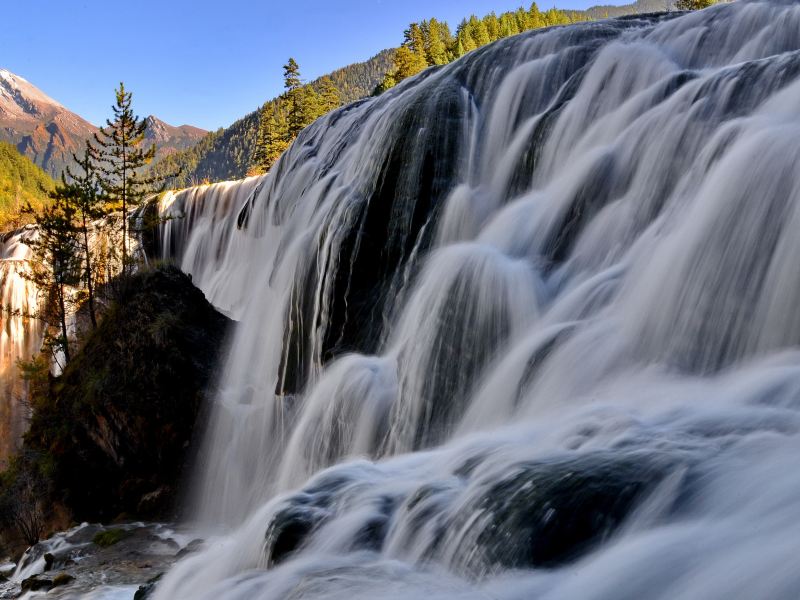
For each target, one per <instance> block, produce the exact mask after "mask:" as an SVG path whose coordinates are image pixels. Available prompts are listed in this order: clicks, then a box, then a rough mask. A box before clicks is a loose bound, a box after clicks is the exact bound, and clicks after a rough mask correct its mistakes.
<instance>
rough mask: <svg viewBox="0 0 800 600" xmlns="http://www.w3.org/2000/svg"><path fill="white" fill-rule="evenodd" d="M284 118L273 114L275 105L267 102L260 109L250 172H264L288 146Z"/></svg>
mask: <svg viewBox="0 0 800 600" xmlns="http://www.w3.org/2000/svg"><path fill="white" fill-rule="evenodd" d="M286 138H287V133H286V127H285V120H283V119H278V118H276V116H275V105H274V104H273V103H267V104H265V105H264V107H263V108H262V109H261V116H260V123H259V127H258V140H257V142H256V149H255V152H254V154H253V163H252V165H251V169H250V171H249V172H250V174H252V175H259V174H262V173H266V172H267V171H269V170H270V169H271V168H272V165H274V164H275V162H276V161H277V160H278V159H279V158H280V156H281V154H283V152H284V150H286V148H287V146H288V142H287V141H286Z"/></svg>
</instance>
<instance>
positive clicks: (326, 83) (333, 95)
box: [319, 77, 342, 115]
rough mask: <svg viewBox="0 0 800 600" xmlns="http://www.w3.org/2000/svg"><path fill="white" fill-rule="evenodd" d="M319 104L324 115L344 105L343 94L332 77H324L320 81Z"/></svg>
mask: <svg viewBox="0 0 800 600" xmlns="http://www.w3.org/2000/svg"><path fill="white" fill-rule="evenodd" d="M319 103H320V107H321V109H322V114H323V115H324V114H326V113H329V112H330V111H332V110H335V109H337V108H339V107H340V106H341V105H342V98H341V94H339V90H338V88H337V87H336V84H335V83H333V79H331V78H330V77H323V78H322V79H320V81H319Z"/></svg>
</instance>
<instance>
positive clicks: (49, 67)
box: [0, 0, 623, 129]
mask: <svg viewBox="0 0 800 600" xmlns="http://www.w3.org/2000/svg"><path fill="white" fill-rule="evenodd" d="M528 1H529V0H525V2H522V1H521V0H327V1H323V0H160V1H155V0H129V1H123V0H0V14H2V20H3V28H2V29H3V31H2V33H0V67H4V68H7V69H9V70H10V71H12V72H14V73H16V74H18V75H21V76H22V77H24V78H26V79H28V80H29V81H30V82H31V83H33V84H34V85H36V86H38V87H39V88H41V89H42V90H43V91H44V92H45V93H47V94H49V95H50V96H52V97H53V98H55V99H56V100H58V101H59V102H61V103H62V104H64V105H65V106H67V107H68V108H70V109H71V110H74V111H75V112H77V113H79V114H80V115H82V116H83V117H85V118H86V119H88V120H89V121H92V122H93V123H95V124H97V123H100V122H102V121H104V120H105V118H106V117H107V116H108V114H109V112H110V109H109V106H110V104H111V103H112V101H113V90H114V88H115V87H116V86H117V85H118V83H119V82H120V81H124V82H125V85H126V87H128V88H129V89H131V90H132V91H133V92H134V106H135V108H136V111H137V112H138V113H139V114H140V115H141V116H145V115H148V114H155V115H157V116H158V117H159V118H161V119H163V120H165V121H167V122H168V123H171V124H173V125H182V124H184V123H188V124H191V125H197V126H199V127H204V128H206V129H215V128H217V127H220V126H227V125H230V124H231V123H232V122H233V121H235V120H236V119H237V118H239V117H241V116H243V115H245V114H246V113H248V112H250V111H251V110H253V109H255V108H257V107H258V106H259V105H261V103H263V102H264V101H265V100H267V99H269V98H271V97H273V96H275V95H276V94H278V93H280V91H281V86H282V80H281V77H282V69H281V66H282V65H283V64H284V63H285V62H286V59H287V58H288V57H289V56H294V57H295V58H296V59H297V61H298V63H299V64H300V68H301V72H302V75H303V77H304V79H308V80H310V79H314V78H315V77H318V76H320V75H323V74H325V73H327V72H329V71H332V70H333V69H336V68H338V67H341V66H344V65H347V64H350V63H353V62H358V61H361V60H364V59H367V58H369V57H370V56H372V55H373V54H375V53H376V52H378V51H379V50H382V49H383V48H387V47H391V46H396V45H398V44H399V43H400V42H401V41H402V36H403V30H404V29H405V27H406V26H407V25H408V23H410V22H412V21H418V20H421V19H426V18H430V17H436V18H439V19H444V20H447V21H448V22H450V24H451V26H455V25H456V24H457V22H458V20H460V18H461V17H462V16H465V15H468V14H470V13H475V14H478V15H482V14H485V13H487V12H490V11H492V10H495V11H497V12H501V11H503V10H509V9H513V8H516V7H518V6H520V5H521V4H527V2H528ZM599 3H600V2H591V1H590V0H558V2H556V4H557V6H558V7H559V8H585V7H587V6H590V5H593V4H599ZM612 3H614V2H613V1H612ZM616 3H619V4H622V3H623V2H622V1H620V2H616ZM539 6H540V8H543V9H544V8H549V7H550V6H551V3H550V2H539ZM123 18H124V19H131V18H133V19H136V21H137V23H138V24H139V25H141V31H139V32H137V31H135V30H134V28H133V27H131V25H130V24H122V25H120V26H119V27H118V26H117V23H118V22H120V21H121V20H122V19H123ZM116 47H122V48H126V47H130V48H135V51H136V52H135V53H134V54H133V55H131V56H124V55H122V54H124V53H122V51H120V53H119V54H118V53H117V51H116Z"/></svg>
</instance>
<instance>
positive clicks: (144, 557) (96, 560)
mask: <svg viewBox="0 0 800 600" xmlns="http://www.w3.org/2000/svg"><path fill="white" fill-rule="evenodd" d="M118 531H123V532H124V534H125V535H124V536H117V535H114V532H118ZM103 534H111V535H114V537H119V539H118V541H117V542H116V543H113V544H110V545H103V544H98V543H96V542H93V541H92V540H93V539H96V538H98V536H102V535H103ZM187 539H189V538H188V536H186V535H185V532H183V531H176V530H175V529H173V528H172V527H170V526H168V525H164V524H143V523H140V522H139V523H123V524H119V525H116V526H114V527H105V526H102V525H96V524H91V525H90V524H86V523H84V524H83V525H79V526H77V527H75V528H73V529H71V530H69V531H65V532H61V533H58V534H55V535H54V536H53V537H51V538H49V539H47V540H43V541H41V542H39V543H38V544H36V545H35V546H33V547H31V548H29V549H28V550H27V551H26V552H25V554H24V555H23V557H22V559H21V560H20V562H19V564H18V565H17V566H16V567H15V568H14V569H13V570H12V572H11V573H9V574H8V575H9V577H8V579H7V580H2V581H0V600H3V599H7V598H17V597H20V596H21V597H27V596H26V593H28V592H32V591H39V592H49V593H48V594H47V597H48V598H49V597H56V598H63V599H64V600H76V599H78V598H87V597H95V596H96V595H97V592H98V590H100V589H103V590H104V591H105V593H106V594H108V595H109V596H108V597H110V596H111V595H113V597H123V598H131V597H135V598H137V599H138V598H146V597H148V595H149V594H151V593H152V591H153V590H154V589H155V585H156V582H157V581H158V580H159V579H160V577H161V576H162V575H163V573H164V572H165V571H166V570H167V569H169V567H170V566H171V565H172V564H173V563H174V562H175V561H176V560H179V559H180V558H181V557H182V556H185V555H186V554H187V553H191V552H194V551H197V550H198V549H199V548H200V547H202V544H203V542H202V540H197V539H196V540H193V541H192V542H190V543H188V544H187V543H186V540H187ZM48 556H50V558H51V560H47V559H46V557H48ZM43 558H44V560H43ZM93 592H94V594H93ZM114 594H116V595H114ZM37 597H38V595H37ZM42 597H44V596H42ZM102 597H107V596H105V595H103V596H102Z"/></svg>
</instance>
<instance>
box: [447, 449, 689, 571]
mask: <svg viewBox="0 0 800 600" xmlns="http://www.w3.org/2000/svg"><path fill="white" fill-rule="evenodd" d="M676 468H678V465H677V464H675V461H670V460H667V459H665V458H664V457H662V456H659V455H650V454H645V453H641V452H632V453H628V454H620V453H618V452H615V453H611V452H607V453H606V452H598V453H592V454H584V455H578V456H576V457H573V458H566V459H561V460H554V461H549V462H530V463H523V464H519V465H517V468H516V469H514V470H512V471H511V472H509V474H508V475H507V476H506V477H503V478H502V479H500V480H499V481H498V480H497V479H494V478H492V479H490V480H487V481H486V484H485V487H484V489H483V491H482V493H480V494H478V495H477V496H476V498H475V500H474V501H473V502H472V503H471V504H470V505H469V506H466V507H464V510H462V511H460V514H459V515H458V516H456V517H455V519H454V520H453V522H452V523H451V524H450V526H449V527H448V528H453V527H455V528H460V527H463V526H464V525H465V524H466V521H469V520H470V519H472V517H473V516H474V515H475V514H480V515H482V516H481V518H480V519H477V520H474V521H473V523H474V524H475V525H473V526H474V527H477V528H478V530H477V531H476V532H475V533H474V535H472V536H469V537H470V539H471V540H474V544H475V545H476V546H477V547H478V548H479V549H480V552H475V549H474V547H472V546H471V545H470V544H467V545H470V548H466V547H465V548H464V551H465V553H466V552H469V554H470V556H469V557H466V558H467V559H468V560H470V559H471V560H476V561H479V562H480V563H481V564H484V565H485V564H490V565H499V566H503V567H506V568H530V567H555V566H558V565H561V564H564V563H566V562H568V561H570V560H573V559H575V558H577V557H579V556H581V555H582V554H584V553H586V552H587V551H589V550H591V549H592V548H593V547H594V546H595V545H596V544H597V543H598V542H600V541H602V540H603V539H605V538H607V537H609V536H610V535H612V534H613V533H614V532H615V531H616V530H617V528H618V527H619V526H620V524H621V523H622V522H623V520H624V519H625V518H626V517H627V516H628V515H629V514H630V513H631V511H632V510H633V509H634V508H635V507H636V506H637V505H638V502H639V501H640V500H641V499H642V498H643V497H644V496H645V495H646V494H647V493H648V492H650V491H652V490H653V489H654V488H655V486H656V485H657V484H658V483H659V482H661V481H662V480H663V479H664V477H665V476H666V475H668V474H669V473H671V472H673V471H674V469H676ZM475 568H479V567H478V565H475Z"/></svg>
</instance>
